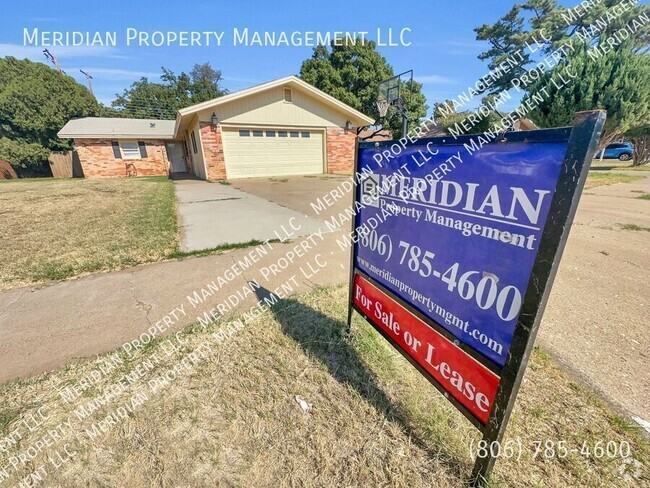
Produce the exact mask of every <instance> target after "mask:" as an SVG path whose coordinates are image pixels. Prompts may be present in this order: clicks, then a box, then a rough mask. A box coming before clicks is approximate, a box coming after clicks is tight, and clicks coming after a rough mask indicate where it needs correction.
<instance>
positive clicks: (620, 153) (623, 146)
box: [597, 142, 634, 161]
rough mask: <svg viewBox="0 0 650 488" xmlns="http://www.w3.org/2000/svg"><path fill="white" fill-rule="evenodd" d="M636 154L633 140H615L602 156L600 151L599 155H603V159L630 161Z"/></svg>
mask: <svg viewBox="0 0 650 488" xmlns="http://www.w3.org/2000/svg"><path fill="white" fill-rule="evenodd" d="M633 155H634V144H632V143H631V142H613V143H611V144H609V145H608V146H607V147H606V148H605V150H604V154H603V155H602V156H601V154H600V153H598V156H597V157H602V158H603V159H619V160H621V161H629V160H631V159H632V156H633Z"/></svg>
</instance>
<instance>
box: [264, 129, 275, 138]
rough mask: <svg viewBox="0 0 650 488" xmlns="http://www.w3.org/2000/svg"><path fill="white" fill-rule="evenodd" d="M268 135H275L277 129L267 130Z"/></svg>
mask: <svg viewBox="0 0 650 488" xmlns="http://www.w3.org/2000/svg"><path fill="white" fill-rule="evenodd" d="M266 137H275V131H274V130H267V131H266Z"/></svg>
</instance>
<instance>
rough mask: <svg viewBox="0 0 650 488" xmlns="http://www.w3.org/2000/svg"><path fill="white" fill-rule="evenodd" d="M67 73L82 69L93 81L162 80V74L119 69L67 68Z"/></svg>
mask: <svg viewBox="0 0 650 488" xmlns="http://www.w3.org/2000/svg"><path fill="white" fill-rule="evenodd" d="M64 69H65V70H66V71H70V72H73V71H74V72H77V73H78V72H79V70H80V69H82V70H84V71H85V72H86V73H90V75H91V76H92V77H93V80H99V79H104V80H137V79H140V78H142V77H143V76H145V77H147V78H160V73H153V72H150V71H138V70H128V69H118V68H88V67H82V68H66V67H65V66H64Z"/></svg>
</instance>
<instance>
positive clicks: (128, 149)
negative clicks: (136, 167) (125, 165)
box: [120, 141, 142, 159]
mask: <svg viewBox="0 0 650 488" xmlns="http://www.w3.org/2000/svg"><path fill="white" fill-rule="evenodd" d="M120 151H121V152H122V159H141V158H142V156H141V155H140V146H139V144H138V142H137V141H120Z"/></svg>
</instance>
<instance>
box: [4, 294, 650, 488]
mask: <svg viewBox="0 0 650 488" xmlns="http://www.w3.org/2000/svg"><path fill="white" fill-rule="evenodd" d="M346 298H347V289H345V288H344V287H338V288H333V289H332V288H321V289H318V290H316V291H315V292H313V293H311V294H309V295H307V296H304V297H299V298H297V299H290V300H285V301H283V302H281V303H280V304H278V305H277V306H276V307H275V308H274V309H273V311H272V312H268V313H266V314H264V315H262V316H260V317H259V318H257V319H256V320H254V321H253V322H251V323H249V324H248V325H246V327H244V328H243V329H241V330H240V331H238V332H237V333H234V334H232V336H231V337H230V338H229V339H227V340H226V341H224V342H223V343H221V344H218V343H216V342H215V341H213V340H212V339H211V333H212V332H213V331H214V330H215V329H210V330H206V329H199V328H196V327H195V328H189V329H187V330H185V331H184V333H185V335H184V340H187V341H188V343H187V344H186V345H185V346H184V347H183V349H182V350H178V351H176V352H173V353H171V354H170V355H167V352H168V351H171V348H170V347H169V343H167V345H165V343H164V342H159V343H157V344H154V345H152V346H150V347H148V348H147V350H146V351H142V352H141V353H138V356H136V357H134V358H131V359H129V358H127V356H126V355H125V354H124V353H122V354H120V355H119V356H117V357H118V358H120V360H122V361H124V364H122V365H119V367H118V368H117V369H116V370H114V371H112V372H110V373H109V374H108V375H107V376H108V377H106V376H104V377H103V378H101V379H100V380H99V381H98V382H97V383H96V384H95V385H94V386H93V387H92V388H90V389H88V390H86V392H85V393H84V394H83V395H82V396H81V397H80V398H78V399H76V400H74V401H72V402H71V403H66V402H65V401H63V400H62V399H61V398H60V397H59V395H58V394H57V392H56V389H55V385H59V386H60V385H66V384H68V385H69V384H77V385H78V384H79V380H80V378H82V377H84V376H86V375H88V374H89V373H90V371H92V370H93V369H95V370H96V369H97V368H98V366H99V365H100V364H106V361H107V359H106V358H98V359H97V360H94V361H86V362H80V363H78V364H76V365H73V366H70V367H67V368H65V369H63V370H61V371H58V372H54V373H51V374H46V375H41V376H40V377H37V378H33V379H30V380H25V381H19V382H15V383H11V384H8V385H5V386H4V387H0V405H1V407H0V409H1V411H0V419H4V421H3V422H0V428H1V429H2V431H1V433H2V434H3V435H5V436H6V435H9V434H10V433H11V432H12V431H13V429H16V428H21V424H20V419H24V418H28V417H29V415H30V414H31V415H34V414H36V413H37V412H38V409H39V407H42V410H41V412H42V413H44V414H45V415H46V416H47V417H48V418H47V419H46V420H45V421H44V425H43V426H42V427H41V430H39V431H37V432H32V433H26V434H25V436H24V437H23V439H22V440H21V441H20V445H19V446H18V447H10V448H9V449H8V452H3V450H2V449H0V469H1V468H2V467H3V466H6V464H7V462H8V460H9V458H10V457H11V456H16V455H17V453H19V452H24V451H25V450H26V449H27V447H28V446H29V445H30V444H32V443H33V442H34V441H35V440H36V439H37V438H39V436H40V435H42V433H43V429H55V428H56V425H58V424H59V423H60V422H63V421H66V420H71V424H70V427H69V428H68V427H65V428H64V429H63V432H64V437H63V438H62V439H60V440H59V441H57V442H56V443H55V444H54V445H53V446H50V447H48V448H46V449H44V451H43V452H40V453H38V454H37V455H36V457H35V458H34V459H32V460H30V462H29V464H28V466H25V467H20V468H19V471H18V473H16V472H15V471H13V470H11V469H9V470H8V474H9V475H10V476H11V479H10V480H8V481H7V482H6V484H9V483H13V484H15V483H16V481H17V479H18V477H20V476H26V475H28V474H29V472H30V470H36V469H38V468H39V466H40V465H41V464H42V463H45V464H46V466H47V467H46V471H47V473H46V477H45V478H44V481H43V482H42V483H43V486H90V487H104V486H125V487H149V486H161V487H172V486H173V487H176V486H179V487H180V486H192V487H213V486H224V487H232V486H255V487H257V486H260V487H262V486H268V487H285V486H287V487H289V486H292V487H293V486H305V487H312V486H318V487H342V486H349V487H352V486H358V487H367V486H398V487H461V486H465V483H466V482H467V477H468V475H469V473H470V470H471V465H472V462H471V459H470V456H469V447H468V446H469V444H470V442H471V441H472V440H474V441H476V440H478V439H479V437H478V433H477V432H476V431H475V429H474V428H473V427H470V425H469V423H468V422H467V421H466V419H464V418H463V417H462V416H461V415H460V414H459V413H458V412H456V411H455V410H454V409H453V408H452V407H451V406H450V404H449V403H448V402H447V401H446V400H445V399H444V398H443V397H442V396H441V395H440V394H439V393H438V392H437V391H436V390H435V389H434V388H433V387H432V386H431V385H430V384H428V382H427V381H426V380H424V379H423V378H422V377H421V376H420V375H419V373H417V372H416V371H415V370H414V369H413V368H412V367H411V366H410V365H409V364H408V363H407V362H406V361H405V360H404V359H403V358H402V357H401V356H400V355H399V354H397V353H396V352H395V351H394V350H392V349H391V347H390V346H388V344H387V343H386V342H385V341H384V339H382V338H381V337H380V336H379V335H378V334H377V333H375V332H374V331H373V330H372V329H371V328H370V326H368V325H367V324H365V322H363V321H362V320H361V319H360V318H359V317H356V318H355V323H354V326H353V334H352V335H351V336H350V337H348V336H346V335H345V333H344V330H345V326H344V320H345V316H346V309H345V301H346ZM206 340H207V341H209V343H210V344H211V345H212V346H211V348H212V353H211V354H210V355H206V357H205V358H203V359H202V360H201V361H200V362H198V364H196V366H195V367H193V368H192V369H191V370H190V371H186V370H183V372H182V373H180V374H179V376H178V377H177V378H176V379H175V380H173V381H172V382H171V383H170V384H169V385H168V386H167V387H166V388H163V389H159V390H158V391H156V392H154V391H152V389H151V387H150V384H152V383H150V382H151V380H152V378H155V377H157V376H159V375H161V374H164V373H165V372H166V371H169V370H170V369H171V368H172V367H173V365H174V364H176V363H177V361H178V360H180V359H181V358H183V357H187V355H188V353H189V351H190V349H191V348H193V347H195V346H196V345H198V344H201V343H202V342H203V341H206ZM204 350H206V349H204ZM147 358H148V359H149V360H150V361H152V369H149V368H148V367H147V368H146V370H145V371H144V372H143V376H142V378H140V379H139V380H137V381H135V383H133V384H131V385H130V386H129V387H128V390H127V391H125V392H123V393H122V394H121V395H120V396H119V397H116V398H114V399H113V400H112V401H111V402H110V403H108V404H107V405H105V406H103V407H101V408H100V409H99V410H98V411H96V412H94V414H92V415H91V416H90V417H89V418H86V419H85V420H83V421H80V420H78V419H77V417H76V416H75V414H74V413H73V412H74V410H75V409H77V408H78V407H79V405H82V404H86V403H87V402H89V401H91V400H92V399H93V398H94V397H96V396H97V395H100V394H101V392H102V391H104V388H105V387H106V386H108V385H112V384H116V382H118V380H120V378H121V377H122V376H123V375H124V374H126V373H130V372H133V371H137V366H138V364H143V363H142V361H143V359H147ZM136 393H139V394H140V395H146V400H144V399H143V398H144V397H142V396H140V400H141V402H140V403H141V404H140V405H138V406H137V408H134V409H133V410H132V411H131V412H130V413H129V414H128V415H126V416H125V418H124V419H123V420H121V421H119V422H117V423H116V425H114V426H111V427H110V428H109V429H108V430H107V431H106V432H105V433H101V434H99V436H98V437H97V438H96V439H94V440H91V439H90V437H89V435H88V433H87V429H89V428H91V425H92V423H93V422H95V421H97V420H99V419H105V418H107V415H109V414H112V415H115V414H116V411H117V410H116V408H117V407H118V406H120V405H123V404H124V403H125V402H126V401H127V400H128V399H129V398H132V397H133V396H134V395H135V394H136ZM296 395H300V396H301V397H302V398H304V399H305V400H306V401H307V402H309V403H311V404H313V407H312V408H311V410H309V411H308V412H303V411H302V409H301V408H300V407H299V405H298V403H297V402H296V400H295V396H296ZM22 430H25V429H24V428H23V429H22ZM507 438H508V439H512V440H520V441H521V443H522V446H523V448H524V452H523V455H522V458H521V459H520V460H516V459H502V460H500V461H499V462H498V463H497V468H496V471H495V473H494V479H493V481H492V486H502V487H524V486H526V487H530V486H539V487H542V486H548V487H584V486H593V487H604V486H608V487H610V486H631V484H630V482H629V481H625V480H624V479H623V478H622V475H621V474H619V472H618V469H619V467H620V466H622V465H625V466H628V464H625V463H624V462H623V461H622V460H621V459H620V458H617V459H602V458H601V459H596V458H594V457H591V458H586V457H584V456H581V455H580V454H571V455H569V456H568V457H566V458H564V459H558V458H554V459H544V458H543V457H539V458H537V459H536V460H533V459H532V453H533V447H534V444H533V443H534V442H535V441H537V440H541V441H544V440H549V441H553V442H558V441H560V440H564V441H566V443H567V446H569V447H580V446H582V445H583V443H586V444H587V446H589V447H590V448H593V447H594V446H595V445H596V443H597V442H599V441H605V442H607V441H610V440H611V441H615V442H621V441H628V442H629V443H630V445H631V449H632V455H633V458H634V460H636V461H638V462H640V463H642V464H643V467H641V468H639V473H638V479H636V481H633V485H636V484H638V486H649V485H650V478H649V474H648V467H649V466H650V445H649V443H648V441H647V440H645V439H644V438H643V437H642V436H641V435H640V434H639V432H638V431H637V430H636V429H635V428H634V427H631V426H629V425H628V423H627V422H626V421H624V420H622V419H621V417H619V416H618V415H616V414H615V413H614V412H613V411H612V410H610V409H609V408H608V407H607V406H606V405H604V404H603V402H602V401H600V400H599V399H598V398H597V397H596V396H595V395H594V394H592V393H590V392H589V391H587V390H586V389H584V388H582V387H581V386H579V385H578V384H577V383H576V382H575V381H573V380H572V379H570V378H569V377H568V376H567V375H566V374H565V373H564V372H563V371H562V370H561V369H560V368H559V367H558V366H557V365H556V364H555V363H554V362H553V361H552V360H551V359H550V358H549V357H548V356H547V355H545V354H543V353H541V352H537V353H536V354H535V355H534V357H533V360H532V364H531V365H530V367H529V370H528V372H527V375H526V379H525V382H524V384H523V388H522V391H521V393H520V397H519V400H518V404H517V408H516V410H515V412H514V416H513V419H512V421H511V424H510V427H509V429H508V433H507ZM65 444H67V447H68V451H69V452H72V453H74V457H73V458H72V460H70V461H69V462H68V463H67V464H66V465H65V466H64V467H63V468H61V469H58V470H56V469H54V468H53V467H52V465H50V464H47V461H46V456H47V455H48V454H49V455H51V453H52V452H53V451H55V450H57V449H58V450H60V451H62V449H63V447H62V446H63V445H65ZM625 466H624V473H623V475H625V474H627V475H628V476H631V475H635V476H636V475H637V473H635V472H634V469H636V468H634V469H631V468H626V467H625ZM1 476H2V474H1V471H0V479H1Z"/></svg>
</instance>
